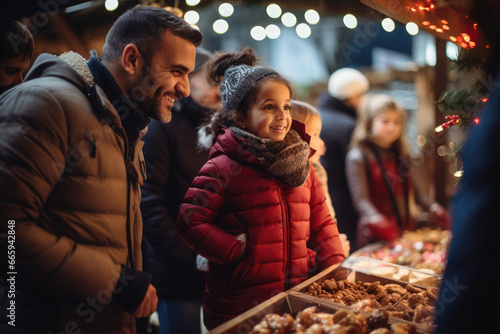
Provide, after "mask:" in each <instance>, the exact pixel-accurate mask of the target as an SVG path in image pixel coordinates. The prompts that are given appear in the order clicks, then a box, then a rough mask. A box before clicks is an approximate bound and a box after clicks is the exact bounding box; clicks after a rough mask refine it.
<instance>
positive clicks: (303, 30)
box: [104, 0, 419, 41]
mask: <svg viewBox="0 0 500 334" xmlns="http://www.w3.org/2000/svg"><path fill="white" fill-rule="evenodd" d="M185 1H186V5H187V6H189V7H193V9H191V10H188V11H186V13H182V12H181V11H180V10H179V11H178V12H179V16H182V17H184V19H185V20H186V22H188V23H189V24H191V25H193V26H195V27H197V26H196V24H197V23H198V22H199V20H200V14H199V13H198V11H197V10H196V8H195V7H196V6H197V5H199V4H200V2H201V0H185ZM104 6H105V8H106V9H107V10H108V11H114V10H116V9H117V8H118V6H119V0H106V1H105V3H104ZM165 8H167V7H165ZM168 8H169V10H170V9H172V7H168ZM176 9H178V8H176ZM234 12H235V8H234V6H233V5H232V4H231V3H229V2H224V3H221V4H220V5H219V6H218V13H219V15H220V16H221V18H219V19H217V20H215V21H214V22H213V24H212V29H213V31H214V32H215V33H216V34H219V35H223V34H225V33H226V32H227V31H228V30H229V28H230V27H229V23H228V22H227V20H226V19H227V18H228V17H230V16H232V15H233V14H234ZM266 13H267V15H268V16H269V17H270V18H272V19H277V20H280V21H281V24H282V25H283V26H284V27H286V28H293V27H295V32H296V33H297V35H298V36H299V37H301V38H308V37H309V36H311V34H312V29H311V26H313V25H315V24H317V23H318V22H319V21H320V15H319V13H318V12H317V11H316V10H314V9H312V8H311V9H308V10H306V11H305V12H304V19H305V22H299V19H298V18H297V16H296V15H295V14H293V13H292V12H288V11H287V12H284V11H283V10H282V8H281V7H280V6H279V5H277V4H275V3H270V4H269V5H267V7H266ZM342 21H343V23H344V25H345V26H346V27H347V28H349V29H355V28H356V27H357V26H358V20H357V18H356V16H354V15H353V14H350V13H347V14H345V15H344V17H343V19H342ZM381 25H382V28H383V29H384V30H385V31H387V32H392V31H393V30H394V29H395V27H396V24H395V23H394V21H393V20H392V19H391V18H388V17H387V18H385V19H383V20H382V22H381ZM281 29H282V28H280V25H279V23H278V24H275V23H271V24H269V25H267V26H265V27H264V26H261V25H256V26H254V27H252V28H251V29H250V36H251V37H252V38H253V39H254V40H256V41H262V40H264V39H266V38H268V39H277V38H278V37H279V36H280V35H281ZM406 31H407V32H408V33H409V34H410V35H416V34H418V32H419V29H418V25H417V24H415V23H413V22H409V23H407V24H406Z"/></svg>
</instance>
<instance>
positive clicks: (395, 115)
mask: <svg viewBox="0 0 500 334" xmlns="http://www.w3.org/2000/svg"><path fill="white" fill-rule="evenodd" d="M409 151H410V147H409V145H408V142H407V140H406V111H405V110H404V109H403V107H401V105H400V104H399V103H398V102H397V101H396V100H395V99H393V98H392V97H390V96H388V95H372V96H366V97H365V98H364V100H363V101H362V104H361V106H360V108H359V120H358V123H357V125H356V127H355V129H354V133H353V136H352V140H351V149H350V150H349V152H348V153H347V157H346V176H347V181H348V184H349V189H350V193H351V196H352V201H353V203H354V206H355V208H356V209H357V210H358V214H359V221H358V226H357V228H358V233H357V238H358V239H357V245H358V247H363V246H366V245H367V244H369V243H372V242H376V241H381V240H382V241H392V240H395V239H397V238H398V237H400V236H401V235H402V232H403V231H404V230H413V229H414V226H415V215H416V213H417V212H418V208H417V206H416V205H417V204H418V205H420V207H421V208H422V209H424V210H426V211H429V212H430V213H431V215H430V220H431V221H432V222H434V223H435V225H437V226H439V227H442V228H449V227H450V226H449V224H450V219H449V216H448V213H447V212H446V210H445V209H444V208H443V207H442V206H441V205H439V204H437V203H432V202H430V201H429V199H428V198H427V197H426V196H423V194H422V193H421V192H420V191H418V188H417V187H415V184H414V183H413V181H412V177H411V175H412V170H411V169H409V168H408V167H407V166H408V164H407V163H406V162H408V159H409V156H410V152H409Z"/></svg>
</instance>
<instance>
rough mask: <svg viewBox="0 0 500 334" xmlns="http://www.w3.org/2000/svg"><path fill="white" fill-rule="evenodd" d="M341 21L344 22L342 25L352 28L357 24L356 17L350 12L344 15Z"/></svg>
mask: <svg viewBox="0 0 500 334" xmlns="http://www.w3.org/2000/svg"><path fill="white" fill-rule="evenodd" d="M342 21H343V22H344V25H345V26H346V27H347V28H349V29H354V28H356V27H357V26H358V19H356V16H354V15H352V14H346V15H344V18H343V19H342Z"/></svg>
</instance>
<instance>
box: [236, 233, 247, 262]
mask: <svg viewBox="0 0 500 334" xmlns="http://www.w3.org/2000/svg"><path fill="white" fill-rule="evenodd" d="M236 240H239V241H240V242H241V244H242V246H241V251H240V253H239V255H238V262H239V261H240V260H242V259H243V257H244V256H245V250H246V249H247V235H246V234H245V233H241V234H239V235H237V236H236Z"/></svg>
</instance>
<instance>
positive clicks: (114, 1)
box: [104, 0, 118, 12]
mask: <svg viewBox="0 0 500 334" xmlns="http://www.w3.org/2000/svg"><path fill="white" fill-rule="evenodd" d="M104 7H106V10H107V11H110V12H112V11H114V10H115V9H116V8H118V0H106V2H105V3H104Z"/></svg>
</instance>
